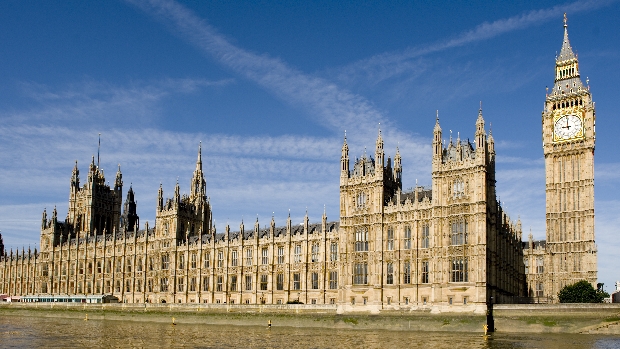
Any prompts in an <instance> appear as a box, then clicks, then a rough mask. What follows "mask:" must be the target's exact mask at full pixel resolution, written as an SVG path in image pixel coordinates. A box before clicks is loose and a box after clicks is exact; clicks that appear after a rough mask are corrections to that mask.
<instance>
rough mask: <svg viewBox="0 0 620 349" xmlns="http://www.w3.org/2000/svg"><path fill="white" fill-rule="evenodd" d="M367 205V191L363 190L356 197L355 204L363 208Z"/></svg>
mask: <svg viewBox="0 0 620 349" xmlns="http://www.w3.org/2000/svg"><path fill="white" fill-rule="evenodd" d="M365 205H366V193H364V192H361V193H359V194H357V196H356V197H355V206H357V207H358V208H362V207H364V206H365Z"/></svg>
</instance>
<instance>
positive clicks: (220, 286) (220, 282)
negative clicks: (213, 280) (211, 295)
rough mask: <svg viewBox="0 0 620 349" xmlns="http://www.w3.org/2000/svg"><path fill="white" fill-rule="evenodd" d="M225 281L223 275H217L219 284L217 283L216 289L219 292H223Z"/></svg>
mask: <svg viewBox="0 0 620 349" xmlns="http://www.w3.org/2000/svg"><path fill="white" fill-rule="evenodd" d="M223 283H224V277H223V276H218V277H217V284H216V285H215V290H216V291H217V292H222V284H223Z"/></svg>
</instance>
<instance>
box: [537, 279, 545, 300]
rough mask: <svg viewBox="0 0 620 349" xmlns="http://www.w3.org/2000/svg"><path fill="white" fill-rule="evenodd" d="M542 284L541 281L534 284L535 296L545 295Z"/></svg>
mask: <svg viewBox="0 0 620 349" xmlns="http://www.w3.org/2000/svg"><path fill="white" fill-rule="evenodd" d="M544 290H545V289H544V286H543V283H542V282H538V283H537V284H536V297H543V296H544V295H545V292H544Z"/></svg>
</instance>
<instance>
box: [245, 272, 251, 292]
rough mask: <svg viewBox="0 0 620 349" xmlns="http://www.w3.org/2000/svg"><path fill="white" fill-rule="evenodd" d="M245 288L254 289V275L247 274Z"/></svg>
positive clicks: (247, 289)
mask: <svg viewBox="0 0 620 349" xmlns="http://www.w3.org/2000/svg"><path fill="white" fill-rule="evenodd" d="M245 290H246V291H252V275H246V276H245Z"/></svg>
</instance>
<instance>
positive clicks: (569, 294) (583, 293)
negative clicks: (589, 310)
mask: <svg viewBox="0 0 620 349" xmlns="http://www.w3.org/2000/svg"><path fill="white" fill-rule="evenodd" d="M605 297H609V295H608V294H607V293H606V292H604V291H603V290H595V289H594V287H593V286H592V284H590V283H589V282H587V281H586V280H581V281H577V282H576V283H574V284H572V285H566V286H564V288H562V290H560V293H558V299H559V300H560V303H602V302H603V299H604V298H605Z"/></svg>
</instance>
